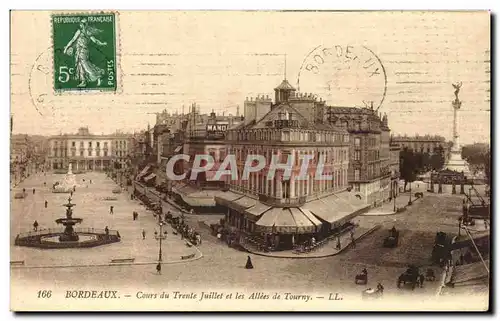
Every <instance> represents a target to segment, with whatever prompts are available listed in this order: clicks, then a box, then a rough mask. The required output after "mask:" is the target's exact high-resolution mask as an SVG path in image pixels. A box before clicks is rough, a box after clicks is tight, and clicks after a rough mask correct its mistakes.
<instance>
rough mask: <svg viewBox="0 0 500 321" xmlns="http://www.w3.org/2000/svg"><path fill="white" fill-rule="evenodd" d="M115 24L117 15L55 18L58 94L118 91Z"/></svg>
mask: <svg viewBox="0 0 500 321" xmlns="http://www.w3.org/2000/svg"><path fill="white" fill-rule="evenodd" d="M115 20H116V17H115V14H114V13H88V14H83V13H81V14H60V15H58V14H54V15H52V36H53V54H54V70H53V72H54V89H55V90H56V91H88V90H104V91H116V89H117V74H116V70H117V68H116V64H117V61H116V26H115Z"/></svg>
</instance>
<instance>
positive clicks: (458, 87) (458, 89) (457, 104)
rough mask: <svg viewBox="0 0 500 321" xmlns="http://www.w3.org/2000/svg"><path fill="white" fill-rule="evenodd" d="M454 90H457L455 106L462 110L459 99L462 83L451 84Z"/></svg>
mask: <svg viewBox="0 0 500 321" xmlns="http://www.w3.org/2000/svg"><path fill="white" fill-rule="evenodd" d="M451 85H452V86H453V88H455V101H454V104H453V105H454V106H455V108H457V109H459V108H460V105H461V104H460V99H458V93H459V92H460V88H461V87H462V82H461V81H460V82H457V83H456V84H451Z"/></svg>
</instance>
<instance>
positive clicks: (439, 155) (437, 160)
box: [430, 146, 444, 171]
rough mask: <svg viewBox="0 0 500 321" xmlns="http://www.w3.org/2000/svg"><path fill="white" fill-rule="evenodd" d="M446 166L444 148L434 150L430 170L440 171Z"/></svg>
mask: <svg viewBox="0 0 500 321" xmlns="http://www.w3.org/2000/svg"><path fill="white" fill-rule="evenodd" d="M443 166H444V149H443V147H442V146H439V147H436V148H434V153H433V154H432V155H431V157H430V168H431V169H432V170H435V171H440V170H441V169H442V168H443Z"/></svg>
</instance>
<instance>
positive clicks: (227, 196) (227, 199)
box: [215, 191, 243, 207]
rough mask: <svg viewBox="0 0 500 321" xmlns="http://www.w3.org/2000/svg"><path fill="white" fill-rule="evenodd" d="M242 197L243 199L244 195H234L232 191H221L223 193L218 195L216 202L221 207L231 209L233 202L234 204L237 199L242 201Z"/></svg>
mask: <svg viewBox="0 0 500 321" xmlns="http://www.w3.org/2000/svg"><path fill="white" fill-rule="evenodd" d="M242 197H243V195H241V194H236V193H233V192H230V191H227V192H222V191H221V192H219V193H217V195H216V196H215V201H216V202H217V203H219V204H221V205H224V206H228V207H229V206H230V204H231V202H233V201H235V200H237V199H240V198H242Z"/></svg>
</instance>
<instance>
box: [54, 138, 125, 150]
mask: <svg viewBox="0 0 500 321" xmlns="http://www.w3.org/2000/svg"><path fill="white" fill-rule="evenodd" d="M92 143H93V142H88V147H92ZM65 145H66V142H65V141H61V142H59V141H54V147H55V148H57V147H59V146H61V147H62V146H65ZM79 145H80V148H83V147H84V145H85V143H84V142H83V141H80V144H79ZM95 146H96V147H100V146H101V142H95ZM115 146H116V147H120V148H126V147H127V141H125V140H120V141H118V140H116V141H115ZM71 147H76V141H72V142H71ZM104 148H108V142H104Z"/></svg>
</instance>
